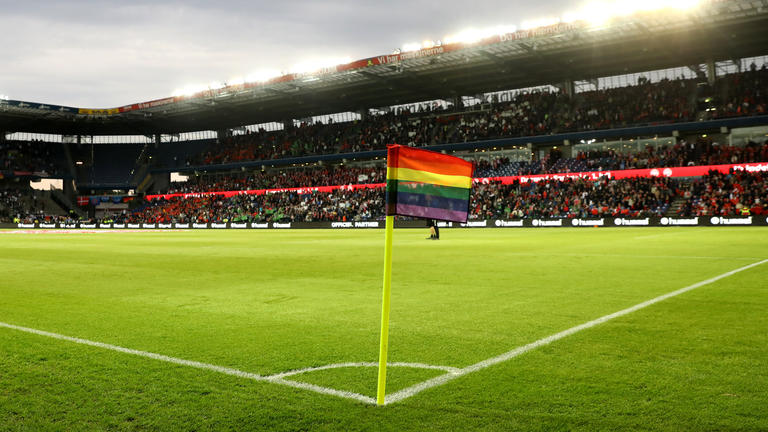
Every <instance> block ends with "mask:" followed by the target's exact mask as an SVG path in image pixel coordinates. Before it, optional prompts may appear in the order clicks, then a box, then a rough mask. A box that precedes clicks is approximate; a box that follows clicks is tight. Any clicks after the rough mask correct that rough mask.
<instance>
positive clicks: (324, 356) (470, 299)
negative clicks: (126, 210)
mask: <svg viewBox="0 0 768 432" xmlns="http://www.w3.org/2000/svg"><path fill="white" fill-rule="evenodd" d="M441 234H442V239H441V240H440V241H427V240H425V239H424V238H425V237H426V236H427V231H426V229H424V230H406V229H403V230H396V231H395V236H394V255H393V257H394V259H393V274H392V281H393V282H392V311H391V326H390V351H389V361H390V362H408V363H423V364H428V365H439V366H448V367H456V368H462V367H466V366H468V365H472V364H475V363H477V362H480V361H483V360H485V359H488V358H492V357H494V356H497V355H499V354H502V353H504V352H507V351H510V350H512V349H514V348H516V347H519V346H523V345H526V344H528V343H531V342H534V341H536V340H539V339H541V338H544V337H546V336H549V335H552V334H555V333H558V332H560V331H563V330H566V329H569V328H571V327H574V326H577V325H579V324H582V323H585V322H587V321H590V320H593V319H596V318H599V317H602V316H604V315H607V314H611V313H613V312H616V311H619V310H622V309H625V308H628V307H630V306H633V305H636V304H638V303H641V302H643V301H646V300H649V299H652V298H655V297H657V296H660V295H662V294H665V293H668V292H671V291H675V290H678V289H680V288H683V287H686V286H690V285H692V284H695V283H697V282H700V281H704V280H706V279H709V278H712V277H715V276H718V275H722V274H724V273H726V272H729V271H731V270H734V269H738V268H741V267H744V266H746V265H749V264H752V263H755V262H759V261H761V260H764V259H766V258H768V229H765V228H642V229H640V228H615V229H608V228H601V229H593V228H584V229H506V230H502V229H498V230H497V229H486V230H470V229H445V230H443V232H442V233H441ZM383 237H384V232H383V231H381V230H360V231H330V230H317V231H314V230H305V231H205V232H202V231H179V232H141V233H96V234H36V235H31V234H0V322H2V323H6V324H12V325H16V326H23V327H28V328H33V329H39V330H43V331H48V332H54V333H58V334H62V335H67V336H72V337H77V338H82V339H87V340H90V341H97V342H102V343H106V344H112V345H117V346H120V347H125V348H130V349H135V350H142V351H146V352H151V353H157V354H162V355H165V356H171V357H175V358H180V359H185V360H192V361H197V362H203V363H207V364H212V365H217V366H222V367H228V368H232V369H237V370H240V371H245V372H251V373H254V374H259V375H271V374H277V373H281V372H287V371H291V370H296V369H302V368H311V367H320V366H324V365H330V364H338V363H345V362H376V361H377V356H378V342H379V341H378V338H379V323H380V314H381V279H382V277H381V276H382V258H383V243H384V239H383ZM442 373H443V371H440V370H431V369H417V368H407V367H390V368H389V374H388V388H387V393H388V394H393V393H394V392H397V391H398V390H402V389H405V388H408V387H410V386H413V385H415V384H418V383H420V382H422V381H425V380H427V379H430V378H432V377H435V376H437V375H440V374H442ZM289 378H290V379H292V380H294V381H297V382H302V383H310V384H314V385H316V386H320V387H323V388H333V389H337V390H342V391H348V392H355V393H359V394H363V395H366V396H370V397H374V396H375V393H376V368H373V367H347V368H337V369H325V370H318V371H314V372H308V373H305V374H301V375H295V376H291V377H289ZM766 407H768V263H765V264H761V265H759V266H755V267H753V268H750V269H748V270H744V271H741V272H739V273H736V274H734V275H732V276H728V277H726V278H723V279H721V280H718V281H716V282H714V283H711V284H707V285H704V286H701V287H699V288H697V289H695V290H692V291H690V292H686V293H684V294H681V295H679V296H676V297H673V298H670V299H667V300H665V301H663V302H660V303H657V304H654V305H651V306H649V307H647V308H644V309H641V310H638V311H636V312H633V313H631V314H628V315H626V316H622V317H619V318H616V319H614V320H611V321H609V322H606V323H603V324H600V325H597V326H595V327H592V328H589V329H586V330H583V331H581V332H578V333H576V334H574V335H571V336H568V337H566V338H563V339H561V340H558V341H555V342H553V343H551V344H549V345H546V346H543V347H540V348H537V349H534V350H532V351H530V352H527V353H525V354H523V355H520V356H519V357H515V358H513V359H511V360H509V361H506V362H503V363H500V364H497V365H495V366H491V367H488V368H485V369H482V370H479V371H477V372H474V373H470V374H467V375H465V376H462V377H460V378H457V379H454V380H452V381H449V382H447V383H445V384H444V385H440V386H436V387H434V388H430V389H428V390H425V391H423V392H420V393H418V394H415V395H414V396H412V397H409V398H406V399H403V400H401V401H399V402H397V403H393V404H391V405H387V406H385V407H377V406H374V405H370V404H366V403H363V402H360V401H356V400H350V399H345V398H341V397H337V396H333V395H327V394H320V393H316V392H313V391H308V390H305V389H301V388H293V387H288V386H284V385H278V384H275V383H271V382H263V381H257V380H252V379H247V378H242V377H237V376H230V375H226V374H222V373H217V372H214V371H209V370H201V369H195V368H191V367H187V366H181V365H176V364H171V363H167V362H163V361H158V360H154V359H149V358H144V357H140V356H135V355H130V354H126V353H121V352H116V351H111V350H107V349H103V348H98V347H92V346H86V345H82V344H77V343H72V342H70V341H65V340H58V339H53V338H50V337H45V336H41V335H37V334H30V333H26V332H22V331H18V330H14V329H10V328H7V327H0V430H2V431H5V430H10V431H16V430H19V431H21V430H34V431H40V430H67V431H69V430H162V431H174V430H182V431H189V430H270V431H272V430H343V431H354V430H361V431H369V430H374V431H376V430H393V431H405V430H414V431H424V430H440V431H443V430H498V431H510V430H521V431H538V430H541V431H558V430H584V431H598V430H617V431H626V430H659V431H680V430H690V431H723V430H752V431H760V430H762V431H764V430H768V408H766Z"/></svg>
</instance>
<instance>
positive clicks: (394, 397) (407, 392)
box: [386, 259, 768, 404]
mask: <svg viewBox="0 0 768 432" xmlns="http://www.w3.org/2000/svg"><path fill="white" fill-rule="evenodd" d="M766 262H768V259H764V260H762V261H759V262H756V263H752V264H749V265H746V266H744V267H740V268H737V269H736V270H731V271H729V272H725V273H723V274H721V275H718V276H715V277H712V278H709V279H707V280H703V281H701V282H696V283H695V284H693V285H688V286H687V287H685V288H680V289H679V290H677V291H672V292H670V293H667V294H664V295H660V296H658V297H656V298H653V299H651V300H647V301H644V302H642V303H639V304H636V305H634V306H632V307H628V308H626V309H623V310H620V311H618V312H614V313H612V314H609V315H605V316H603V317H600V318H597V319H594V320H592V321H588V322H585V323H584V324H580V325H577V326H576V327H571V328H569V329H568V330H563V331H561V332H560V333H555V334H553V335H551V336H547V337H545V338H543V339H539V340H537V341H536V342H531V343H529V344H528V345H523V346H521V347H519V348H515V349H513V350H511V351H507V352H505V353H504V354H501V355H498V356H496V357H492V358H489V359H487V360H483V361H481V362H478V363H475V364H473V365H469V366H467V367H465V368H462V369H460V370H459V371H458V372H454V373H452V374H446V375H440V376H438V377H435V378H432V379H429V380H426V381H423V382H421V383H419V384H416V385H413V386H411V387H408V388H405V389H402V390H400V391H397V392H395V393H392V394H391V395H388V396H387V397H386V404H392V403H395V402H399V401H401V400H403V399H407V398H409V397H411V396H414V395H416V394H417V393H420V392H422V391H424V390H427V389H430V388H433V387H437V386H441V385H443V384H445V383H447V382H448V381H451V380H454V379H456V378H458V377H461V376H464V375H467V374H470V373H472V372H477V371H479V370H482V369H485V368H488V367H491V366H493V365H497V364H499V363H503V362H505V361H507V360H510V359H513V358H515V357H517V356H519V355H521V354H525V353H527V352H528V351H531V350H534V349H536V348H539V347H542V346H544V345H549V344H551V343H552V342H555V341H557V340H560V339H563V338H564V337H567V336H570V335H572V334H574V333H578V332H580V331H582V330H586V329H588V328H591V327H594V326H596V325H598V324H602V323H604V322H606V321H610V320H612V319H614V318H619V317H622V316H624V315H628V314H631V313H632V312H635V311H638V310H640V309H643V308H645V307H648V306H651V305H653V304H656V303H658V302H661V301H664V300H666V299H668V298H671V297H675V296H678V295H680V294H683V293H686V292H688V291H691V290H694V289H696V288H699V287H702V286H704V285H709V284H711V283H714V282H717V281H719V280H720V279H724V278H727V277H729V276H732V275H734V274H736V273H739V272H742V271H744V270H748V269H751V268H752V267H756V266H759V265H761V264H764V263H766Z"/></svg>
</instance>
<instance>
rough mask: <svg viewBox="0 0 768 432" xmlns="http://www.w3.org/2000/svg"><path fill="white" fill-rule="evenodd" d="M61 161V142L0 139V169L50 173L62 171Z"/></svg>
mask: <svg viewBox="0 0 768 432" xmlns="http://www.w3.org/2000/svg"><path fill="white" fill-rule="evenodd" d="M56 146H58V148H57V147H56ZM63 163H64V161H63V153H62V150H61V144H57V143H48V142H43V141H38V140H32V141H3V140H0V171H14V172H21V173H30V174H31V173H42V174H47V175H52V174H57V173H61V172H63Z"/></svg>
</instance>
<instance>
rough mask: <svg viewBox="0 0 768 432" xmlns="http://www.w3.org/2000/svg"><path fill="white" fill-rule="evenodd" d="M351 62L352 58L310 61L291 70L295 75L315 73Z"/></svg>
mask: <svg viewBox="0 0 768 432" xmlns="http://www.w3.org/2000/svg"><path fill="white" fill-rule="evenodd" d="M350 62H352V58H351V57H337V58H327V59H316V60H308V61H304V62H301V63H298V64H295V65H293V67H292V68H291V69H290V72H291V73H294V74H302V73H308V72H315V71H318V70H320V69H324V68H330V67H333V66H337V65H341V64H347V63H350Z"/></svg>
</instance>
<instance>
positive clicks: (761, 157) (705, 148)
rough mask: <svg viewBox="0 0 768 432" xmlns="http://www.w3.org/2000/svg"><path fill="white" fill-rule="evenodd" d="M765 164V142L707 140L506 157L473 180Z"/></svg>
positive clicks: (487, 164)
mask: <svg viewBox="0 0 768 432" xmlns="http://www.w3.org/2000/svg"><path fill="white" fill-rule="evenodd" d="M766 161H768V142H765V143H762V144H759V143H756V142H749V143H747V144H746V145H744V146H730V145H723V144H719V143H717V142H714V141H712V140H711V139H707V138H699V139H698V140H697V141H695V142H694V141H691V142H686V141H685V140H681V141H679V142H678V143H677V144H675V145H674V146H659V147H652V146H648V147H646V148H645V149H644V150H642V151H640V152H635V153H632V152H617V151H615V150H591V151H586V152H578V153H577V154H576V157H573V158H564V157H562V153H561V152H559V151H552V152H550V154H549V155H547V156H546V157H544V158H542V159H541V160H538V161H530V162H521V161H510V160H509V158H506V157H503V156H502V157H497V158H494V159H491V160H486V161H480V162H479V163H478V165H477V170H476V177H501V176H512V175H531V174H554V173H568V172H585V171H605V170H623V169H635V168H655V167H675V166H692V165H719V164H735V163H753V162H766Z"/></svg>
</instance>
